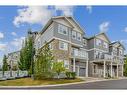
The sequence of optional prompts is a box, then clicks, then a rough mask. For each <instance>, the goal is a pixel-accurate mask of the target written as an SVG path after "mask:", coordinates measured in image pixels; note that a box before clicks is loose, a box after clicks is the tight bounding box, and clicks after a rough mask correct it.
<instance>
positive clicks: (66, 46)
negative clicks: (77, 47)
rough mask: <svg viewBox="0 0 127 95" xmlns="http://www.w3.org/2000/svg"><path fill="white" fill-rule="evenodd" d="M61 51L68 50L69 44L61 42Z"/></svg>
mask: <svg viewBox="0 0 127 95" xmlns="http://www.w3.org/2000/svg"><path fill="white" fill-rule="evenodd" d="M59 49H62V50H68V43H65V42H62V41H59Z"/></svg>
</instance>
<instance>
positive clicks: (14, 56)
mask: <svg viewBox="0 0 127 95" xmlns="http://www.w3.org/2000/svg"><path fill="white" fill-rule="evenodd" d="M19 58H20V51H17V52H13V53H9V54H8V57H7V62H8V64H9V65H11V66H12V67H13V66H17V64H18V61H19Z"/></svg>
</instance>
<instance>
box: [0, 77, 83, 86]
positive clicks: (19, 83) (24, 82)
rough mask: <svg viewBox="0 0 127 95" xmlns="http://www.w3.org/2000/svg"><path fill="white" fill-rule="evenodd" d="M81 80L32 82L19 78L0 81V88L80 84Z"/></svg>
mask: <svg viewBox="0 0 127 95" xmlns="http://www.w3.org/2000/svg"><path fill="white" fill-rule="evenodd" d="M81 81H82V80H81V79H74V80H73V79H69V80H68V79H59V80H58V79H52V80H32V79H31V78H21V79H15V80H6V81H0V86H35V85H53V84H64V83H73V82H81Z"/></svg>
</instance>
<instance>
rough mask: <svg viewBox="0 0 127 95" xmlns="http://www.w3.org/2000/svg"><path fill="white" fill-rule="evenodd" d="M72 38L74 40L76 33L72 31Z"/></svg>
mask: <svg viewBox="0 0 127 95" xmlns="http://www.w3.org/2000/svg"><path fill="white" fill-rule="evenodd" d="M72 38H73V39H76V32H75V31H72Z"/></svg>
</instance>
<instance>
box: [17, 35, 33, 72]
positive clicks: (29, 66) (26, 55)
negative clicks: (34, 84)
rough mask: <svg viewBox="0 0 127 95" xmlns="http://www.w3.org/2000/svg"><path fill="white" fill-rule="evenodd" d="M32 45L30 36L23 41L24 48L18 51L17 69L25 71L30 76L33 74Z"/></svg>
mask: <svg viewBox="0 0 127 95" xmlns="http://www.w3.org/2000/svg"><path fill="white" fill-rule="evenodd" d="M33 45H34V43H33V38H32V36H28V38H27V39H26V40H25V46H24V47H23V48H22V49H21V51H20V62H19V69H20V70H27V71H29V72H30V74H33V67H34V60H33V59H34V58H33V57H34V52H35V51H34V46H33Z"/></svg>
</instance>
